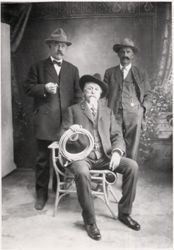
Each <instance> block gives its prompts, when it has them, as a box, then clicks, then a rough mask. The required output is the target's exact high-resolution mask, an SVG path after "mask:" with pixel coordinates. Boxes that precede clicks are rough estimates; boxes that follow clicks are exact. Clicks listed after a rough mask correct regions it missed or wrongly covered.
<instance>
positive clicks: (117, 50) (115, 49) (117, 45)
mask: <svg viewBox="0 0 174 250" xmlns="http://www.w3.org/2000/svg"><path fill="white" fill-rule="evenodd" d="M121 48H131V49H132V50H133V52H134V53H137V52H138V49H137V48H136V47H134V46H130V45H123V44H114V46H113V51H115V52H116V53H118V52H119V50H120V49H121Z"/></svg>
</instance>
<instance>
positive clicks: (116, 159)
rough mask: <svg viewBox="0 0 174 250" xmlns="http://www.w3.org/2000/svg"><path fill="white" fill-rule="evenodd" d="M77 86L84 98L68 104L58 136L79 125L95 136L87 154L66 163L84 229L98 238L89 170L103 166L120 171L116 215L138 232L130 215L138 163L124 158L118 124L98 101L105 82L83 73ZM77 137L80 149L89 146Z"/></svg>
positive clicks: (137, 226)
mask: <svg viewBox="0 0 174 250" xmlns="http://www.w3.org/2000/svg"><path fill="white" fill-rule="evenodd" d="M79 85H80V87H81V89H82V91H83V96H84V100H82V101H81V102H80V103H78V104H75V105H72V106H70V107H69V108H68V109H67V111H66V112H65V114H64V115H63V121H62V125H61V130H60V134H59V138H60V136H61V135H62V134H63V133H64V132H65V131H66V130H68V129H72V130H73V131H77V130H78V128H79V126H81V127H82V128H84V129H86V130H88V131H89V132H90V133H91V134H92V135H93V137H94V145H95V146H94V148H93V150H92V152H91V153H90V154H89V155H88V157H87V158H85V159H83V160H77V161H74V162H72V163H71V164H70V165H69V168H70V170H71V171H72V173H73V174H74V176H75V183H76V188H77V195H78V200H79V203H80V205H81V208H82V217H83V220H84V224H85V228H86V231H87V233H88V235H89V236H90V237H91V238H92V239H94V240H100V239H101V234H100V231H99V229H98V227H97V224H96V217H95V210H94V201H93V196H92V192H91V179H90V173H89V170H90V169H100V170H101V169H106V168H107V169H108V168H109V169H110V170H111V171H114V172H118V173H120V174H123V185H122V189H123V190H122V194H123V195H122V198H121V199H120V201H119V203H118V218H119V220H120V221H121V222H123V223H124V224H126V225H127V226H128V227H130V228H131V229H134V230H137V231H138V230H140V225H139V224H138V223H137V222H136V221H135V220H133V219H132V218H131V216H130V214H131V210H132V204H133V201H134V199H135V193H136V185H137V178H138V165H137V163H136V161H134V160H132V159H129V158H126V157H124V152H125V142H124V139H123V136H122V131H121V127H120V126H119V125H118V123H117V122H116V120H115V116H114V114H113V112H112V110H111V109H110V108H108V107H107V106H106V105H105V104H104V102H100V98H104V97H105V96H106V95H107V89H108V88H107V85H106V84H105V83H104V82H103V81H102V80H101V76H100V75H99V74H94V75H84V76H82V77H81V78H80V82H79ZM78 140H79V145H81V147H82V149H84V148H85V147H87V146H88V145H86V140H84V139H82V138H79V139H78Z"/></svg>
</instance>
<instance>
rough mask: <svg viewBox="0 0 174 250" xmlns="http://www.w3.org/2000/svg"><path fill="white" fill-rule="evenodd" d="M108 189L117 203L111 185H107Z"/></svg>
mask: <svg viewBox="0 0 174 250" xmlns="http://www.w3.org/2000/svg"><path fill="white" fill-rule="evenodd" d="M108 191H109V192H110V193H111V194H112V197H113V198H114V200H115V202H116V203H118V200H117V198H116V195H115V192H114V191H113V188H112V187H111V185H109V186H108Z"/></svg>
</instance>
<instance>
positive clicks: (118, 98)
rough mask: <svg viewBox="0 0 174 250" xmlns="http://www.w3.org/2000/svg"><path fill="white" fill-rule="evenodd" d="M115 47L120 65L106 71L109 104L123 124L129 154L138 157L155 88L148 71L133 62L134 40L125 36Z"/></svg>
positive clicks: (133, 157) (128, 155) (136, 50)
mask: <svg viewBox="0 0 174 250" xmlns="http://www.w3.org/2000/svg"><path fill="white" fill-rule="evenodd" d="M113 50H114V52H116V53H117V54H118V57H119V59H120V65H118V66H115V67H112V68H109V69H107V70H106V72H105V75H104V81H105V82H106V83H107V85H108V88H109V91H108V96H107V98H108V106H109V107H110V108H111V109H112V110H113V112H114V114H115V116H116V118H117V119H118V120H119V122H120V124H121V126H122V128H123V136H124V139H125V142H126V155H127V157H129V158H131V159H134V160H136V159H137V154H138V146H139V141H140V134H141V128H142V127H143V128H144V127H145V118H146V113H147V111H148V110H149V109H150V107H151V103H152V92H151V88H150V84H149V82H148V80H147V75H146V74H145V73H144V72H141V71H140V70H139V68H137V67H136V66H134V65H132V62H133V59H134V55H135V54H136V53H137V52H138V49H137V48H136V47H135V45H134V43H133V41H132V40H130V39H128V38H125V39H124V40H123V41H122V42H121V43H120V44H115V45H114V46H113Z"/></svg>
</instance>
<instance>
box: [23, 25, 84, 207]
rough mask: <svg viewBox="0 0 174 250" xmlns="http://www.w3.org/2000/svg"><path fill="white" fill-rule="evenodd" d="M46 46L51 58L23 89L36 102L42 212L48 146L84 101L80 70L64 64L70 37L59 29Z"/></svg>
mask: <svg viewBox="0 0 174 250" xmlns="http://www.w3.org/2000/svg"><path fill="white" fill-rule="evenodd" d="M45 42H46V44H47V45H48V47H49V52H50V56H49V58H47V59H45V60H42V61H40V62H38V63H36V64H35V65H33V66H32V67H31V69H30V71H29V74H28V79H27V81H26V83H25V86H24V87H25V92H26V94H27V95H28V96H31V97H33V98H34V111H33V116H34V117H33V122H34V132H35V137H36V139H37V146H38V153H37V159H36V187H35V188H36V203H35V208H36V209H38V210H41V209H43V207H44V206H45V203H46V201H47V198H48V183H49V176H50V175H49V158H50V157H49V149H48V145H49V144H50V143H51V142H52V141H54V140H56V138H57V136H56V135H57V133H58V130H59V127H60V124H61V120H62V113H63V112H64V110H65V109H66V108H67V107H68V106H70V105H72V104H73V103H76V102H79V100H80V98H81V90H80V88H79V72H78V69H77V67H75V66H74V65H72V64H70V63H69V62H67V61H65V60H64V55H65V53H66V51H67V47H68V46H70V45H71V42H69V41H68V39H67V35H66V34H65V32H64V31H63V29H61V28H58V29H56V30H55V31H54V32H53V33H52V34H51V35H50V36H49V37H48V38H47V39H46V40H45Z"/></svg>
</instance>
